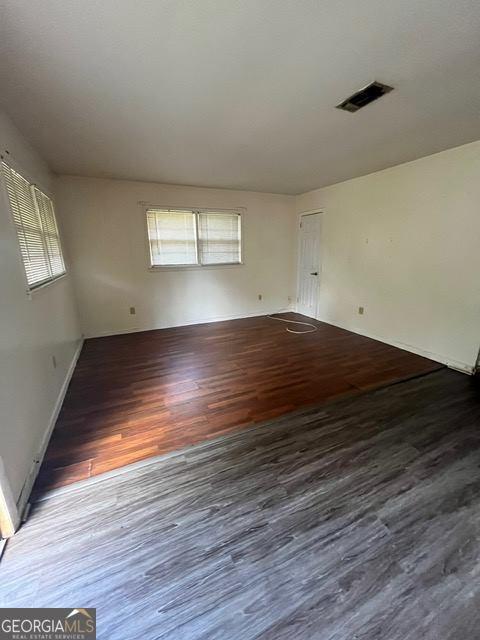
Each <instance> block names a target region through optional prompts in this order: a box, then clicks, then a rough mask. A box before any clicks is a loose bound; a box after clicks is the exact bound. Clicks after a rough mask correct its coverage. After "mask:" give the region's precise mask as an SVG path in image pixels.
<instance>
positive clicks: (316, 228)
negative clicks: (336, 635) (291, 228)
mask: <svg viewBox="0 0 480 640" xmlns="http://www.w3.org/2000/svg"><path fill="white" fill-rule="evenodd" d="M320 220H321V214H320V213H308V214H305V215H302V216H300V229H299V255H298V284H297V310H298V312H299V313H303V314H304V315H305V316H308V317H310V318H316V317H317V304H318V289H319V282H320V264H321V263H320Z"/></svg>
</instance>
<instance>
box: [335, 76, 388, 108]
mask: <svg viewBox="0 0 480 640" xmlns="http://www.w3.org/2000/svg"><path fill="white" fill-rule="evenodd" d="M390 91H393V87H389V86H388V84H382V83H381V82H372V83H370V84H368V85H367V86H366V87H364V88H363V89H360V91H357V92H356V93H354V94H353V95H352V96H350V97H349V98H347V99H346V100H344V101H343V102H341V103H340V104H337V109H343V110H344V111H350V113H355V111H358V110H359V109H361V108H362V107H366V106H367V104H370V102H373V101H374V100H377V99H378V98H381V97H382V96H384V95H385V94H386V93H389V92H390Z"/></svg>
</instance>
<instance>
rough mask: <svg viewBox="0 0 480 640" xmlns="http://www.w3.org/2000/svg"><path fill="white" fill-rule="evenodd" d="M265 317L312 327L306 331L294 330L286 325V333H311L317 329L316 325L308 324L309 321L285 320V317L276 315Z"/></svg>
mask: <svg viewBox="0 0 480 640" xmlns="http://www.w3.org/2000/svg"><path fill="white" fill-rule="evenodd" d="M267 318H270V320H279V321H280V322H287V323H288V324H303V325H305V326H306V327H312V328H311V329H309V330H307V331H295V330H294V329H289V328H288V327H287V331H288V333H296V334H298V335H301V334H302V333H313V332H314V331H317V330H318V327H316V326H315V325H314V324H310V323H309V322H299V321H298V320H287V319H286V318H277V317H276V316H267Z"/></svg>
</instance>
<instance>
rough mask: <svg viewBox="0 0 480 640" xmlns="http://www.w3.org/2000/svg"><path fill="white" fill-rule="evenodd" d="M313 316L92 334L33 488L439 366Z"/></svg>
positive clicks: (64, 481)
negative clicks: (297, 327) (290, 322)
mask: <svg viewBox="0 0 480 640" xmlns="http://www.w3.org/2000/svg"><path fill="white" fill-rule="evenodd" d="M283 317H289V318H291V319H300V320H307V321H311V320H310V319H309V318H305V317H303V316H298V315H297V314H293V313H292V314H284V315H283ZM311 322H315V321H311ZM315 324H316V325H317V326H318V331H317V332H315V333H309V334H306V335H295V334H291V333H288V332H287V331H286V325H285V324H284V323H281V322H276V321H275V320H271V319H269V318H267V317H264V316H263V317H256V318H247V319H242V320H232V321H227V322H215V323H209V324H202V325H195V326H187V327H178V328H173V329H162V330H158V331H145V332H141V333H131V334H125V335H118V336H111V337H107V338H95V339H91V340H87V341H86V342H85V345H84V347H83V350H82V353H81V356H80V359H79V362H78V365H77V368H76V370H75V372H74V375H73V378H72V381H71V384H70V387H69V390H68V393H67V396H66V398H65V402H64V405H63V408H62V411H61V413H60V416H59V419H58V421H57V425H56V428H55V431H54V434H53V437H52V440H51V443H50V445H49V448H48V451H47V455H46V458H45V461H44V464H43V466H42V469H41V471H40V475H39V478H38V481H37V485H36V492H37V493H41V492H43V491H45V490H48V489H51V488H53V487H58V486H63V485H67V484H70V483H72V482H75V481H78V480H83V479H86V478H89V477H91V476H94V475H97V474H101V473H102V472H105V471H109V470H112V469H117V468H119V467H121V466H123V465H126V464H129V463H132V462H136V461H138V460H143V459H145V458H149V457H152V456H157V455H159V454H162V453H165V452H168V451H173V450H176V449H180V448H182V447H185V446H186V445H192V444H195V443H198V442H201V441H203V440H206V439H208V438H212V437H215V436H218V435H219V434H222V433H227V432H229V431H232V430H237V429H242V428H245V427H247V426H251V425H252V424H253V423H256V422H260V421H262V420H265V419H268V418H272V417H275V416H278V415H281V414H285V413H288V412H290V411H293V410H295V409H298V408H300V407H304V406H308V405H311V404H315V403H319V402H323V401H327V400H331V399H333V398H337V397H340V396H342V395H345V394H354V393H359V392H360V391H365V390H367V389H372V388H376V387H380V386H384V385H387V384H391V383H392V382H394V381H397V380H402V379H406V378H410V377H413V376H416V375H419V374H424V373H427V372H430V371H434V370H436V369H438V368H440V367H441V365H439V364H438V363H436V362H434V361H432V360H427V359H425V358H421V357H419V356H416V355H414V354H411V353H409V352H407V351H403V350H401V349H397V348H395V347H391V346H388V345H386V344H384V343H382V342H377V341H375V340H371V339H369V338H365V337H362V336H359V335H357V334H354V333H350V332H348V331H344V330H342V329H338V328H336V327H333V326H331V325H328V324H324V323H321V322H315Z"/></svg>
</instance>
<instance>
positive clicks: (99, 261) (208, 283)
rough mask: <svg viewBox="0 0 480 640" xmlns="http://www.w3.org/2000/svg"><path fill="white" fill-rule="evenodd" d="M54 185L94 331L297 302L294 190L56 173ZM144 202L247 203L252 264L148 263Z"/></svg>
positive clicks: (82, 303)
mask: <svg viewBox="0 0 480 640" xmlns="http://www.w3.org/2000/svg"><path fill="white" fill-rule="evenodd" d="M55 191H56V197H57V202H58V208H59V210H61V212H62V216H63V218H62V220H63V224H64V229H65V233H66V240H67V243H68V247H69V251H70V256H71V259H72V267H73V275H74V280H75V291H76V294H77V297H78V302H79V309H80V314H81V323H82V329H83V331H84V333H85V334H86V335H87V336H99V335H105V334H111V333H116V332H125V331H131V330H137V329H138V330H144V329H153V328H161V327H171V326H177V325H183V324H188V323H195V322H203V321H209V320H216V319H222V318H230V317H242V316H246V315H250V314H251V315H255V314H258V315H259V314H263V313H268V312H272V311H278V310H281V309H285V308H287V307H288V306H289V304H290V302H289V297H290V296H293V289H294V285H293V283H294V266H293V265H294V263H293V260H294V234H295V226H294V215H293V213H294V204H295V199H294V197H292V196H284V195H271V194H261V193H251V192H245V191H229V190H222V189H205V188H196V187H185V186H173V185H160V184H154V183H146V182H130V181H125V180H108V179H105V180H103V179H90V178H79V177H70V176H62V177H60V178H58V179H57V181H56V188H55ZM139 201H143V202H148V203H150V204H156V205H160V206H170V207H199V208H203V207H215V208H227V209H228V208H236V207H245V208H246V212H245V213H244V217H243V238H244V246H243V249H244V262H245V264H243V265H240V266H229V267H212V268H202V267H201V268H196V269H183V270H182V269H176V270H168V271H165V270H162V271H158V270H157V271H153V272H152V271H149V270H148V269H147V266H148V256H147V244H146V238H145V233H146V232H145V222H144V211H143V209H142V207H141V206H140V205H139ZM258 294H262V296H263V300H262V301H259V300H258ZM131 306H134V307H136V310H137V313H136V315H135V316H133V315H130V314H129V308H130V307H131Z"/></svg>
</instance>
